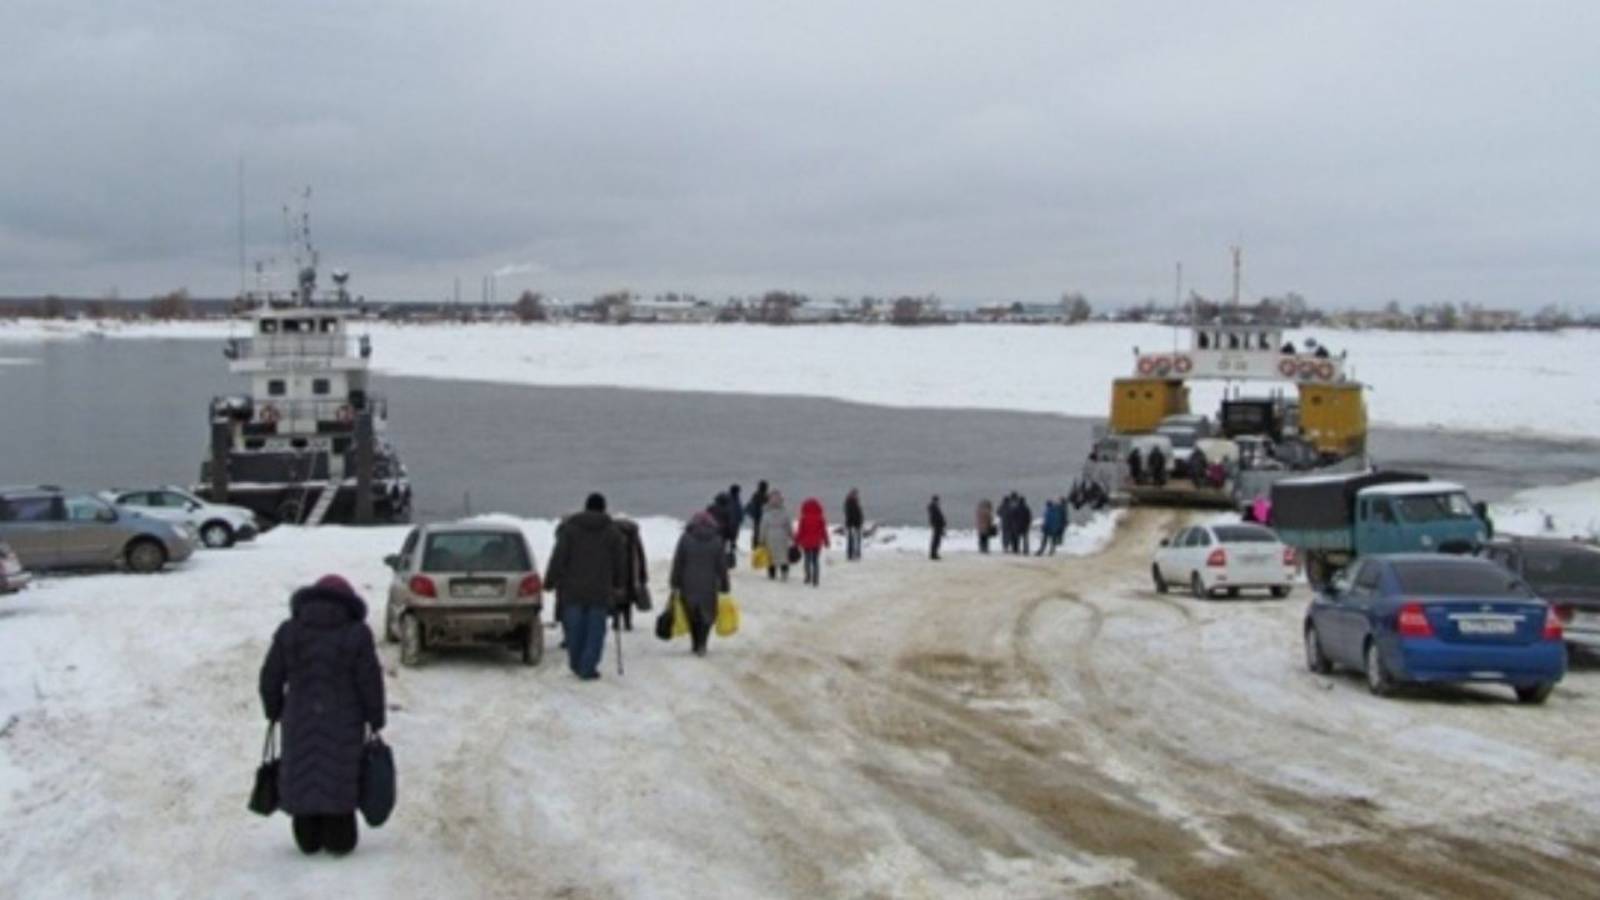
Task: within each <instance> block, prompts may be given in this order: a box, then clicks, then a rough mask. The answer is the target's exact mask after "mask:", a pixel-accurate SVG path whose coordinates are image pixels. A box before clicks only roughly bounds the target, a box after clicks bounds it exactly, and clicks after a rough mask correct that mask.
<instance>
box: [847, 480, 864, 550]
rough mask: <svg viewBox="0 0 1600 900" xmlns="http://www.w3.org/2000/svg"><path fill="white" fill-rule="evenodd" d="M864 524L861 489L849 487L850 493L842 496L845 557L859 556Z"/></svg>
mask: <svg viewBox="0 0 1600 900" xmlns="http://www.w3.org/2000/svg"><path fill="white" fill-rule="evenodd" d="M865 525H866V517H865V515H864V514H863V513H862V511H861V491H859V490H857V489H856V488H851V489H850V493H848V494H846V495H845V498H844V543H845V558H847V559H860V558H861V529H862V528H863V527H865Z"/></svg>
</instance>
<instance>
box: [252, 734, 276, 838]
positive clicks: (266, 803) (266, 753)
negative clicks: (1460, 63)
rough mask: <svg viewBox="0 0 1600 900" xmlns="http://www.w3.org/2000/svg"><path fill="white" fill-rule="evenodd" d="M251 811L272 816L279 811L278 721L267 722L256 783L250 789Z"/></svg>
mask: <svg viewBox="0 0 1600 900" xmlns="http://www.w3.org/2000/svg"><path fill="white" fill-rule="evenodd" d="M250 811H251V812H253V813H255V814H256V815H260V816H270V815H272V814H273V813H275V812H277V811H278V723H277V722H268V723H267V739H266V742H265V744H264V745H263V746H262V748H261V765H259V766H257V767H256V784H255V787H254V788H253V789H252V790H251V791H250Z"/></svg>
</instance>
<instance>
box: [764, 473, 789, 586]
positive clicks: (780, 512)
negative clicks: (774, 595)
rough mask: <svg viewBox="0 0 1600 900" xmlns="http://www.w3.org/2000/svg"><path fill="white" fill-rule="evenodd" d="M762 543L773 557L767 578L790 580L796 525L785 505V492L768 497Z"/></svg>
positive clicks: (768, 563)
mask: <svg viewBox="0 0 1600 900" xmlns="http://www.w3.org/2000/svg"><path fill="white" fill-rule="evenodd" d="M761 543H763V544H765V545H766V547H767V553H768V555H769V556H770V557H771V558H770V559H769V560H768V562H767V578H769V579H776V578H777V577H778V576H779V575H780V574H781V575H782V576H783V580H784V581H788V580H789V548H791V547H793V546H794V523H793V522H791V521H790V520H789V510H788V509H787V508H786V507H785V506H784V505H783V492H782V491H772V492H771V493H770V494H768V495H767V508H766V511H764V512H763V513H762V514H761Z"/></svg>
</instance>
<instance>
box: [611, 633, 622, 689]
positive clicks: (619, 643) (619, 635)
mask: <svg viewBox="0 0 1600 900" xmlns="http://www.w3.org/2000/svg"><path fill="white" fill-rule="evenodd" d="M611 630H612V631H613V632H614V633H615V634H616V635H617V675H618V676H621V675H622V621H621V620H620V619H619V620H618V621H617V623H616V624H615V625H614V626H612V628H611Z"/></svg>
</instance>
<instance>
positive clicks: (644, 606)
mask: <svg viewBox="0 0 1600 900" xmlns="http://www.w3.org/2000/svg"><path fill="white" fill-rule="evenodd" d="M633 608H634V609H636V610H638V611H639V612H649V611H650V610H652V609H654V608H655V604H654V603H651V602H650V585H648V584H641V585H639V593H637V594H635V595H634V597H633Z"/></svg>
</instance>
